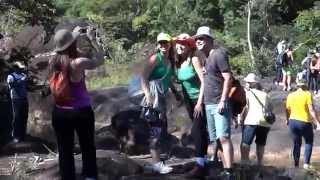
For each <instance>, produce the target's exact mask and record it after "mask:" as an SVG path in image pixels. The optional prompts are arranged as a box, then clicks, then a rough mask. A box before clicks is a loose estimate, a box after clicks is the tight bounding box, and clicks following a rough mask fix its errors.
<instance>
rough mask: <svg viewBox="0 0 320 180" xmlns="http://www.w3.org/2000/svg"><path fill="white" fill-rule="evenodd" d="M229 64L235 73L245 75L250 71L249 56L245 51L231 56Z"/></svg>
mask: <svg viewBox="0 0 320 180" xmlns="http://www.w3.org/2000/svg"><path fill="white" fill-rule="evenodd" d="M230 65H231V69H232V72H233V73H235V74H236V75H246V74H248V73H250V72H252V68H251V66H250V56H249V54H246V53H243V54H239V55H237V56H234V57H232V58H231V59H230Z"/></svg>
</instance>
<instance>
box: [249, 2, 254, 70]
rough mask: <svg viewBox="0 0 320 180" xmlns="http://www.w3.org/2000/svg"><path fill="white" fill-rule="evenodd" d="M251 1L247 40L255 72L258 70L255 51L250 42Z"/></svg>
mask: <svg viewBox="0 0 320 180" xmlns="http://www.w3.org/2000/svg"><path fill="white" fill-rule="evenodd" d="M251 3H252V2H251V0H250V1H249V2H248V22H247V40H248V47H249V54H250V59H251V67H252V68H253V69H254V70H255V69H256V62H255V60H254V56H253V50H252V45H251V40H250V20H251Z"/></svg>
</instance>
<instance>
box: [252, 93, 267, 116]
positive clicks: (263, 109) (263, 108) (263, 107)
mask: <svg viewBox="0 0 320 180" xmlns="http://www.w3.org/2000/svg"><path fill="white" fill-rule="evenodd" d="M249 91H250V92H251V93H252V94H253V96H254V97H255V98H256V99H257V101H258V102H259V104H260V105H261V106H262V111H263V112H264V111H265V106H264V105H263V104H262V102H261V101H260V99H259V98H258V97H257V95H256V94H255V93H254V92H253V91H252V90H251V89H249Z"/></svg>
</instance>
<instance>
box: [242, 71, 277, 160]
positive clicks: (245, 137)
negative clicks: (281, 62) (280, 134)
mask: <svg viewBox="0 0 320 180" xmlns="http://www.w3.org/2000/svg"><path fill="white" fill-rule="evenodd" d="M244 80H245V82H246V97H247V106H246V107H245V109H244V110H243V112H242V114H241V117H242V121H241V124H242V125H243V130H242V140H241V145H240V150H241V161H243V162H248V161H249V153H250V145H251V144H252V142H253V139H254V138H255V143H256V148H257V149H256V156H257V161H258V162H257V163H258V165H261V164H262V160H263V154H264V147H265V145H266V141H267V136H268V132H269V130H270V126H271V124H269V123H268V122H267V121H266V120H265V118H264V113H263V107H262V105H263V106H264V108H265V109H268V110H271V105H270V103H269V102H270V100H269V97H268V95H267V93H266V92H264V91H262V90H261V85H260V83H259V82H260V80H259V78H258V77H257V76H256V75H255V74H254V73H250V74H248V75H247V77H246V78H245V79H244Z"/></svg>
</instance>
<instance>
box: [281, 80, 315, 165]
mask: <svg viewBox="0 0 320 180" xmlns="http://www.w3.org/2000/svg"><path fill="white" fill-rule="evenodd" d="M296 83H297V87H298V89H297V90H296V91H294V92H292V93H290V94H289V95H288V97H287V101H286V115H287V116H286V119H285V123H286V124H287V125H288V126H289V130H290V133H291V137H292V141H293V151H292V152H293V153H292V154H293V159H294V166H295V167H299V160H300V151H301V144H302V137H303V138H304V140H305V148H304V165H303V168H305V169H309V167H310V159H311V154H312V147H313V136H314V135H313V122H312V119H311V117H312V118H313V120H315V121H316V122H319V118H318V116H317V112H316V110H315V109H314V105H313V100H312V94H311V93H310V92H309V91H308V90H307V86H306V82H305V80H304V79H303V78H301V77H299V76H298V77H297V78H296Z"/></svg>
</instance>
